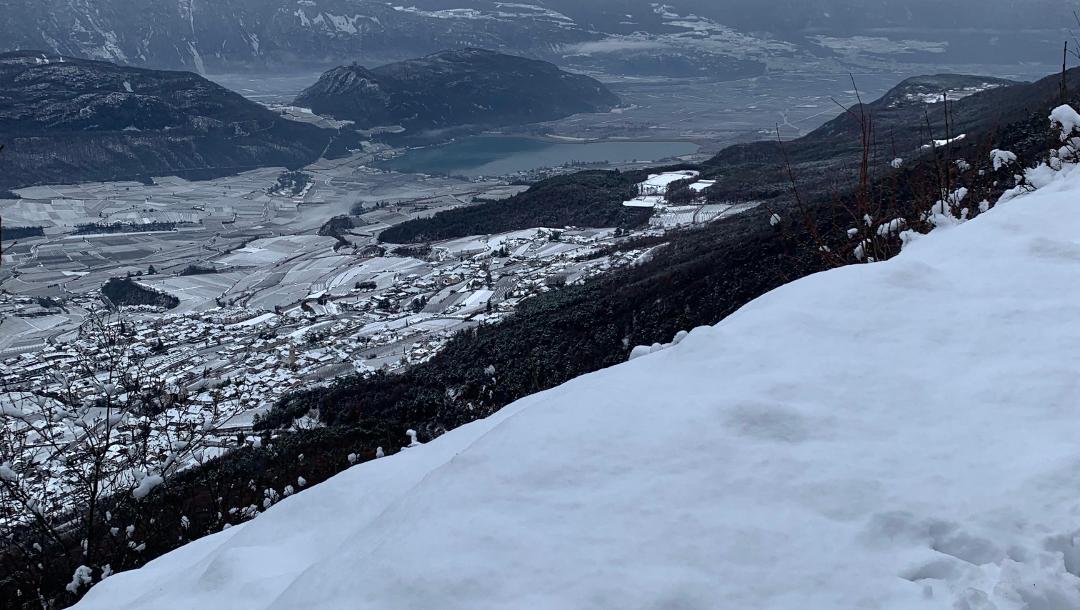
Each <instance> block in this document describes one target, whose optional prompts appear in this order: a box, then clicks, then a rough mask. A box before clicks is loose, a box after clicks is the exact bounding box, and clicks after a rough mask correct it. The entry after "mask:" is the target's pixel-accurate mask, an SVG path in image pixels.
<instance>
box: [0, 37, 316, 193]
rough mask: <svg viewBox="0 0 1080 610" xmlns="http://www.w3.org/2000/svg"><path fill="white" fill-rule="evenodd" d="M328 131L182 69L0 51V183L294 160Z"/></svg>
mask: <svg viewBox="0 0 1080 610" xmlns="http://www.w3.org/2000/svg"><path fill="white" fill-rule="evenodd" d="M335 135H336V132H334V131H332V130H326V129H320V128H317V127H314V126H311V125H306V124H302V123H298V122H294V121H290V120H286V119H283V118H282V117H281V116H280V115H278V114H276V113H274V112H272V111H270V110H268V109H267V108H266V107H264V106H261V105H259V104H256V103H254V102H251V101H249V100H247V99H245V98H243V97H241V96H240V95H238V94H236V93H233V92H231V91H229V90H227V89H225V88H223V87H221V86H219V85H216V84H214V83H212V82H210V81H208V80H206V79H204V78H202V77H201V76H198V75H196V74H192V73H190V72H165V71H158V70H146V69H139V68H129V67H122V66H117V65H114V64H110V63H106V62H101V61H87V60H80V59H72V58H70V57H63V56H57V55H51V54H45V53H40V52H16V53H7V54H0V143H3V144H4V145H5V149H4V152H3V155H0V188H17V187H20V186H26V185H31V184H42V183H54V184H55V183H72V182H85V181H91V180H116V179H146V178H149V177H151V176H160V175H174V174H179V175H182V176H186V177H208V176H213V175H221V174H228V173H235V172H239V171H243V170H246V169H251V168H254V167H264V166H274V165H281V166H290V167H292V166H301V165H305V164H307V163H310V162H311V161H314V160H315V159H317V158H319V156H320V155H321V154H322V153H323V151H324V150H325V149H326V147H327V146H328V145H329V144H330V143H331V141H332V139H333V138H334V137H335Z"/></svg>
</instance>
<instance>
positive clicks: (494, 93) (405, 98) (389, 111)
mask: <svg viewBox="0 0 1080 610" xmlns="http://www.w3.org/2000/svg"><path fill="white" fill-rule="evenodd" d="M618 103H619V98H618V97H616V96H615V94H613V93H612V92H611V91H609V90H608V89H607V87H605V86H604V85H603V84H601V83H600V82H599V81H597V80H595V79H593V78H590V77H588V76H582V75H577V74H570V73H568V72H564V71H562V70H560V69H559V68H558V67H556V66H555V65H554V64H550V63H547V62H543V61H537V60H533V59H526V58H523V57H515V56H513V55H505V54H502V53H495V52H493V51H486V50H482V49H462V50H456V51H443V52H441V53H435V54H434V55H428V56H426V57H423V58H420V59H412V60H408V61H403V62H397V63H392V64H387V65H384V66H379V67H378V68H373V69H370V70H369V69H367V68H364V67H363V66H360V65H356V64H352V65H348V66H340V67H337V68H334V69H332V70H330V71H328V72H326V73H325V74H323V75H322V77H321V78H320V79H319V81H318V82H317V83H315V84H314V85H312V86H311V87H309V88H308V89H306V90H304V91H303V92H302V93H301V94H300V95H299V96H298V97H297V98H296V105H298V106H303V107H307V108H311V109H312V110H313V111H314V112H316V113H317V114H323V115H329V116H332V117H334V118H336V119H342V120H349V121H353V122H355V123H356V125H357V126H358V127H360V128H364V129H367V128H371V127H378V126H397V125H400V126H402V127H404V128H405V129H406V130H407V131H410V132H414V131H423V130H438V129H445V128H450V127H462V126H473V127H499V126H504V125H519V124H524V123H536V122H541V121H549V120H555V119H560V118H563V117H567V116H570V115H572V114H579V113H586V112H606V111H608V110H611V109H612V108H613V107H614V106H616V105H618Z"/></svg>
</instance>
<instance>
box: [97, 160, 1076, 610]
mask: <svg viewBox="0 0 1080 610" xmlns="http://www.w3.org/2000/svg"><path fill="white" fill-rule="evenodd" d="M1078 199H1080V171H1076V170H1074V169H1073V168H1066V169H1065V170H1064V171H1062V172H1060V173H1058V174H1057V175H1056V178H1055V179H1054V180H1053V181H1051V182H1050V184H1048V185H1046V186H1044V187H1043V188H1042V189H1041V190H1039V191H1037V192H1035V193H1033V194H1030V195H1026V196H1022V197H1019V198H1016V199H1013V200H1012V201H1009V202H1008V203H1004V204H1001V205H1000V206H998V207H996V208H994V209H993V210H991V211H990V212H988V213H986V214H984V215H981V216H980V217H978V218H977V219H976V220H973V221H971V222H968V223H965V224H962V225H959V226H954V227H948V228H942V229H938V230H936V231H935V232H933V233H932V234H930V235H929V236H925V237H921V238H919V239H917V240H916V241H914V242H913V243H911V244H910V245H909V246H908V247H907V248H906V250H905V252H904V253H903V254H901V255H900V256H899V257H897V258H896V259H894V260H892V261H889V262H886V263H879V264H874V265H865V266H853V267H848V268H844V269H839V270H836V271H831V272H828V273H825V274H820V275H816V276H812V277H810V278H807V279H805V280H802V281H799V282H796V283H794V284H791V285H788V286H786V287H784V288H782V289H779V290H776V291H774V292H772V293H770V294H768V295H766V296H765V297H763V298H761V299H758V300H757V301H755V302H753V303H751V304H750V305H748V306H747V307H745V308H743V309H742V310H741V311H740V312H738V313H737V314H735V315H733V316H731V317H730V318H729V319H727V320H726V321H724V322H723V323H721V324H719V325H718V326H716V327H714V328H703V329H698V330H696V331H694V332H693V333H691V334H690V336H689V337H688V338H686V339H685V340H683V341H682V342H681V343H680V344H678V345H677V346H675V347H673V348H671V349H668V350H664V351H661V352H658V353H655V354H652V355H650V356H646V357H643V358H638V359H636V360H634V361H632V362H629V363H627V364H625V365H622V366H618V367H615V368H612V369H608V370H605V371H601V372H598V373H595V374H592V375H588V376H586V377H582V378H580V379H577V380H575V381H573V382H571V383H568V384H566V385H564V386H562V387H559V388H556V389H554V390H551V391H548V392H544V393H542V394H539V395H536V396H533V397H530V398H527V399H525V400H522V401H519V402H517V403H515V404H513V405H512V406H510V407H508V408H506V409H505V410H503V411H502V412H501V413H499V414H498V415H496V416H494V417H492V418H490V419H488V420H485V421H481V422H477V423H474V424H471V425H469V426H466V427H464V428H461V429H458V430H456V431H454V432H451V433H449V434H447V435H445V436H443V437H442V438H440V439H438V440H437V441H435V442H432V443H430V444H428V445H425V446H421V447H415V448H412V449H408V450H406V451H404V452H403V453H402V454H399V455H396V456H393V457H389V458H384V459H380V460H376V461H374V462H370V463H367V464H363V465H360V466H357V467H355V468H352V469H351V470H349V471H347V472H345V473H344V474H342V475H339V476H338V477H336V478H334V479H332V480H330V481H329V482H327V483H325V484H322V485H319V486H317V487H315V488H312V489H310V490H308V491H305V492H304V493H302V494H298V495H296V496H294V497H291V498H288V499H287V500H285V501H283V502H281V503H280V504H278V505H277V506H274V507H273V508H272V509H270V510H269V511H267V512H266V513H265V514H264V515H262V516H260V517H259V518H257V519H255V520H254V521H252V522H250V523H248V524H246V525H243V526H238V527H234V528H232V529H229V530H227V531H224V532H222V533H219V534H217V535H215V536H212V537H210V538H206V539H203V540H201V541H198V542H195V543H193V544H190V545H188V546H186V547H184V548H181V549H180V550H178V551H176V552H173V553H171V554H169V555H166V556H164V557H162V558H160V559H158V560H156V561H154V562H152V563H151V564H149V565H148V566H147V567H145V568H143V569H141V570H137V571H134V572H129V573H124V574H117V575H114V576H112V577H110V578H109V579H107V580H106V581H105V582H103V583H102V584H99V585H97V586H96V587H95V588H94V589H92V590H91V592H90V593H89V595H88V596H87V598H86V599H85V600H84V601H83V603H81V604H80V605H79V606H77V607H78V608H82V609H86V610H90V609H107V610H116V609H119V608H139V609H147V608H175V609H190V608H230V609H236V610H239V609H244V608H275V609H286V608H379V609H387V608H545V609H559V608H598V609H599V608H603V609H610V608H694V609H698V608H722V609H729V608H730V609H736V608H737V609H754V610H837V609H856V608H858V609H864V608H866V609H869V608H874V609H878V610H913V609H941V610H946V609H948V610H991V609H994V610H1020V609H1031V610H1066V609H1075V608H1080V578H1078V577H1077V576H1076V575H1077V574H1080V518H1078V517H1077V515H1080V443H1078V442H1077V430H1080V408H1078V407H1080V282H1078V281H1077V278H1080V208H1078V207H1077V205H1078V204H1077V201H1078ZM403 439H404V435H403Z"/></svg>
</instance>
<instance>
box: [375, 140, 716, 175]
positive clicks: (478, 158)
mask: <svg viewBox="0 0 1080 610" xmlns="http://www.w3.org/2000/svg"><path fill="white" fill-rule="evenodd" d="M697 151H698V146H697V145H696V144H692V143H690V142H586V143H576V142H552V141H547V140H538V139H533V138H518V137H500V136H472V137H468V138H462V139H461V140H457V141H455V142H451V143H449V144H444V145H441V146H432V147H428V148H417V149H414V150H410V151H407V152H406V153H405V154H403V155H401V156H400V157H397V158H395V159H391V160H389V161H385V162H382V163H380V167H384V168H387V169H393V170H396V171H399V172H419V173H425V174H453V175H463V176H502V175H506V174H512V173H516V172H522V171H529V170H534V169H540V168H544V167H560V166H562V165H565V164H568V163H599V162H609V163H615V164H618V163H629V162H633V161H659V160H661V159H667V158H670V157H678V156H682V155H689V154H693V153H695V152H697Z"/></svg>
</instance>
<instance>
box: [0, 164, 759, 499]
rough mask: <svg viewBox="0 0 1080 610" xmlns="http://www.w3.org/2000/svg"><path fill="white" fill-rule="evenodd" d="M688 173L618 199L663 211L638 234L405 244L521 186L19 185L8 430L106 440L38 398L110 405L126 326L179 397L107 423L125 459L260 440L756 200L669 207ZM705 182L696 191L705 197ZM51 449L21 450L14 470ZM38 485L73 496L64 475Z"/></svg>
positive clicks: (348, 175)
mask: <svg viewBox="0 0 1080 610" xmlns="http://www.w3.org/2000/svg"><path fill="white" fill-rule="evenodd" d="M696 178H697V174H696V173H694V174H693V175H691V174H690V173H687V172H672V173H663V174H656V175H652V176H649V178H648V179H647V180H646V181H644V182H642V183H641V184H640V185H638V192H639V196H638V197H637V198H635V199H633V200H631V201H627V202H625V203H624V205H626V206H633V207H651V208H653V210H654V213H653V216H652V219H651V221H650V223H649V225H648V226H646V227H644V228H642V229H637V230H626V229H616V228H607V229H583V228H575V227H535V228H530V229H524V230H518V231H509V232H505V233H500V234H494V235H477V236H471V237H465V238H459V239H452V240H445V241H437V242H433V243H426V244H409V245H393V244H385V243H381V242H380V241H379V239H378V236H379V234H380V233H381V232H382V231H383V230H385V229H386V228H388V227H391V226H394V225H396V224H399V223H402V222H405V221H407V220H410V219H413V218H422V217H426V216H430V215H432V214H435V213H437V212H439V211H442V210H448V209H453V208H456V207H461V206H464V205H470V204H471V203H473V202H474V201H491V200H498V199H505V198H507V197H510V196H512V195H514V194H515V193H518V192H521V191H522V190H524V189H525V188H527V187H525V186H520V185H517V184H514V183H513V181H512V180H510V179H508V178H502V179H496V178H472V179H460V178H448V177H436V176H427V175H405V174H396V173H392V172H386V171H383V170H377V169H372V168H369V167H366V166H364V165H359V166H358V165H356V164H342V163H331V162H328V161H321V162H320V163H318V164H316V165H314V166H311V167H308V168H305V170H304V171H303V173H300V172H284V171H282V170H281V169H264V170H255V171H252V172H247V173H244V174H240V175H239V176H233V177H227V178H219V179H214V180H208V181H201V182H190V181H186V180H183V179H180V178H175V177H174V178H160V179H155V181H154V184H152V185H148V184H142V183H95V184H83V185H73V186H47V187H31V188H27V189H22V190H21V191H20V193H19V194H20V196H21V197H22V199H18V200H4V201H0V213H2V215H3V217H4V219H5V227H9V226H22V227H40V229H41V230H40V231H39V232H38V233H39V234H37V235H33V234H31V235H29V236H28V237H24V238H21V239H18V240H17V241H16V240H13V241H9V242H8V243H6V244H5V249H4V254H3V265H2V266H0V378H2V379H3V387H2V388H0V407H3V409H4V411H3V414H4V415H5V416H12V415H13V414H14V420H13V421H14V422H15V423H13V424H12V423H11V422H9V424H10V425H12V426H14V428H10V429H8V430H7V433H9V434H11V433H16V434H22V433H24V432H33V434H31V435H30V436H29V437H27V438H39V440H40V438H42V437H47V438H51V439H52V440H53V441H54V442H66V439H72V438H75V437H77V436H78V435H80V434H93V433H94V431H95V430H100V429H101V428H102V426H103V424H102V420H101V417H102V412H101V409H100V408H97V409H95V408H90V409H88V410H87V411H86V412H85V413H77V414H70V413H67V414H65V418H61V419H58V420H52V419H50V417H49V415H50V414H53V413H57V412H61V413H64V411H63V410H62V409H59V408H58V407H57V406H56V404H55V403H53V401H52V400H51V399H49V398H45V399H43V397H49V396H61V395H64V394H69V395H70V396H72V397H73V398H75V400H76V401H81V402H82V403H83V404H100V402H101V400H102V397H103V396H104V395H105V394H104V392H105V390H103V387H106V386H108V385H109V379H111V378H112V376H113V375H115V371H114V370H108V369H109V367H107V366H104V365H103V363H105V362H106V361H110V359H112V358H115V357H116V355H115V354H114V353H112V352H114V351H115V349H116V342H115V340H114V337H112V336H109V337H106V336H105V335H109V334H110V333H113V332H115V329H116V325H117V324H119V325H121V326H120V327H121V328H122V331H123V332H122V341H123V352H124V353H123V356H122V363H123V365H124V366H137V368H138V370H139V371H140V375H142V378H141V379H142V381H141V383H150V384H153V385H155V386H156V387H159V388H161V389H163V390H164V391H165V392H166V395H169V396H175V397H179V399H178V400H176V401H175V402H173V403H171V404H170V406H169V407H168V408H167V409H165V411H164V412H163V413H160V414H158V416H157V417H149V416H144V415H139V416H136V415H134V414H126V415H123V416H121V417H120V418H119V419H118V420H117V421H116V422H115V428H114V427H113V424H112V423H110V422H107V423H108V425H107V426H106V428H107V429H108V430H109V431H110V433H115V434H118V435H120V436H119V437H117V438H119V439H120V441H121V442H120V443H119V444H118V445H117V446H118V447H120V446H123V444H124V443H126V442H127V441H123V439H124V438H128V437H131V436H132V435H136V434H139V430H140V427H142V428H145V430H144V432H147V433H148V434H149V440H148V442H147V443H146V446H147V447H149V448H151V453H153V455H154V456H155V458H154V459H155V460H156V463H157V468H158V469H159V470H160V469H162V468H169V467H170V466H169V464H172V466H171V467H172V468H176V467H181V468H182V467H186V466H190V465H194V464H195V463H198V462H201V461H203V460H205V459H209V458H211V457H213V456H215V455H220V454H222V453H224V452H227V451H230V450H231V449H232V448H236V447H240V446H243V445H245V444H246V445H256V446H258V445H259V444H260V443H261V442H262V437H261V435H260V434H259V433H257V432H255V430H254V427H255V425H256V424H257V421H258V418H259V416H260V415H262V414H263V413H266V412H267V411H268V410H269V409H270V408H271V407H272V406H273V405H274V404H275V403H276V402H277V401H279V400H280V399H281V398H283V397H285V396H287V395H288V394H290V393H292V392H296V391H300V390H303V389H305V388H311V387H315V386H318V385H320V384H327V383H330V382H332V381H333V380H335V379H338V378H341V377H343V376H348V375H371V374H376V373H383V374H395V373H399V372H402V371H404V370H406V369H408V368H409V367H411V366H414V365H416V364H419V363H422V362H425V361H427V360H429V359H430V358H432V357H433V356H434V355H435V354H437V353H438V352H439V350H440V349H441V348H442V347H443V346H444V345H445V344H446V343H447V342H448V341H449V340H450V339H451V338H452V337H454V336H455V335H456V334H458V333H460V332H462V331H466V330H469V329H472V328H475V327H477V326H480V325H492V324H498V323H499V322H500V321H501V320H503V319H505V318H506V317H507V316H509V315H511V314H512V313H513V312H514V311H515V310H516V309H517V307H518V306H519V305H520V304H521V303H522V302H524V301H526V300H528V299H529V298H530V297H533V296H535V295H537V294H540V293H543V292H547V291H550V290H553V289H556V288H558V287H561V286H566V285H574V284H578V283H582V282H585V281H587V280H589V279H590V278H594V277H596V276H598V275H600V274H603V273H605V272H608V271H610V270H612V269H615V268H620V267H625V266H628V265H633V264H635V263H637V262H639V261H642V260H645V259H647V258H648V257H649V256H650V253H651V252H652V251H653V250H654V249H656V248H662V247H664V243H663V240H662V239H657V238H662V237H663V235H664V234H665V232H667V231H669V230H672V229H674V228H677V227H685V226H688V225H693V224H700V223H705V222H710V221H712V220H715V219H717V218H721V217H724V216H728V215H731V214H736V213H739V212H741V211H744V210H746V209H749V208H750V207H752V205H749V204H744V205H738V206H733V205H720V204H710V203H708V202H706V201H705V200H704V197H703V196H702V197H695V198H694V199H693V200H691V201H683V202H680V203H679V204H674V203H672V202H668V201H667V200H666V198H665V197H666V193H667V187H668V186H669V185H670V184H671V183H674V182H678V181H686V180H693V179H696ZM708 185H709V182H708V181H695V182H694V183H693V184H692V185H691V188H692V191H693V192H694V193H696V194H698V195H700V194H701V193H702V192H703V191H704V189H705V188H706V187H707V186H708ZM343 218H347V219H348V222H345V223H344V224H343V223H342V222H341V219H343ZM641 238H653V239H651V240H643V239H641ZM642 244H648V245H642ZM118 336H119V335H118ZM88 370H96V372H94V373H92V374H87V371H88ZM80 372H81V375H80ZM121 397H123V398H125V399H130V396H127V395H121ZM43 400H44V401H45V402H44V403H43ZM31 412H35V413H37V414H36V415H30V414H29V413H31ZM43 414H44V415H43ZM106 417H108V416H106ZM9 419H10V417H9ZM309 420H310V421H309ZM20 421H24V422H27V424H26V426H25V427H24V426H23V424H19V423H18V422H20ZM30 422H33V423H30ZM295 425H297V426H305V425H317V423H316V420H314V419H311V418H302V419H301V420H298V422H297V423H296V424H295ZM31 428H33V430H31ZM80 430H82V432H80ZM124 435H127V436H124ZM197 435H198V436H199V439H198V440H199V442H198V447H199V448H198V450H197V451H195V450H194V447H195V443H193V441H192V440H191V439H192V438H194V437H195V436H197ZM177 438H183V439H185V440H182V441H179V442H178V441H177ZM178 446H179V447H182V448H185V450H181V451H177V450H176V447H178ZM42 447H43V444H42V443H41V442H37V443H30V442H28V443H27V444H26V455H25V456H24V457H23V458H22V459H26V460H34V459H37V458H35V457H34V456H35V455H37V453H39V452H40V451H42ZM46 470H47V471H48V472H51V470H49V469H46ZM138 472H139V471H135V473H136V474H137V473H138ZM42 476H44V477H45V478H46V479H48V480H43V481H42V482H41V483H42V485H44V486H45V487H44V488H46V489H50V490H52V491H51V492H50V493H49V496H50V497H52V498H53V499H54V501H57V502H62V501H63V497H64V495H65V493H67V492H66V491H65V487H64V483H63V482H62V481H63V479H64V476H65V475H64V473H63V472H62V469H61V470H57V471H56V472H54V473H52V474H43V475H42ZM125 476H127V475H125ZM128 484H132V483H128Z"/></svg>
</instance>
